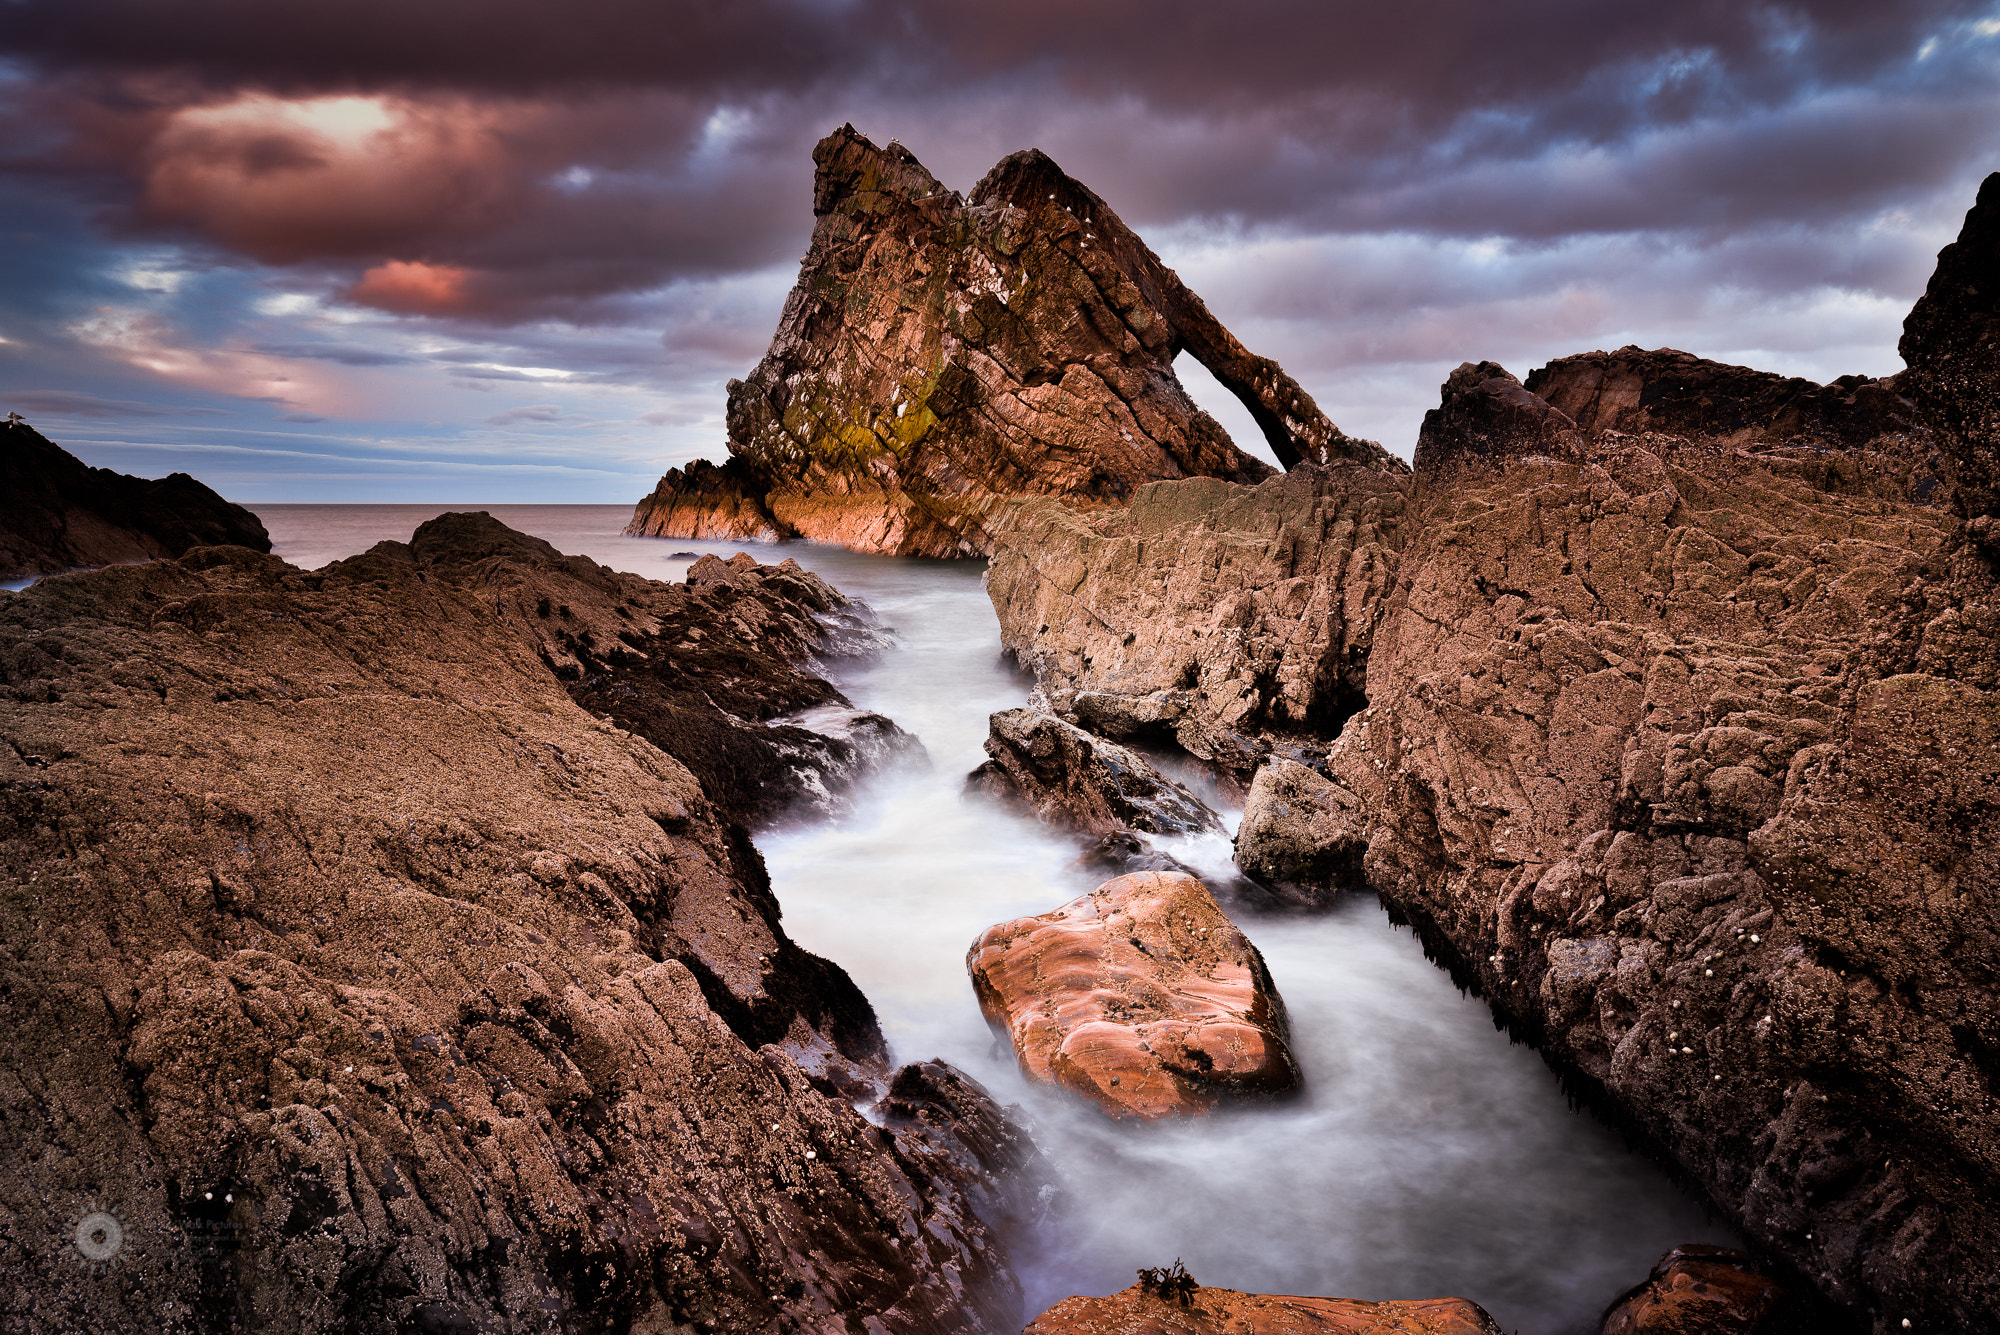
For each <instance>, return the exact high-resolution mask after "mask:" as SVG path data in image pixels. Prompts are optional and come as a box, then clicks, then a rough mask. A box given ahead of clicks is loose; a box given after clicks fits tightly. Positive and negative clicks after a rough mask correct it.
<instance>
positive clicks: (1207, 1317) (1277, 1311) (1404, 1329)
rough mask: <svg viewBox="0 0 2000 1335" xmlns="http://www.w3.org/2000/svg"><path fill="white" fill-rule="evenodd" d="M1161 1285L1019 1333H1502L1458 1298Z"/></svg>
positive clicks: (1074, 1306)
mask: <svg viewBox="0 0 2000 1335" xmlns="http://www.w3.org/2000/svg"><path fill="white" fill-rule="evenodd" d="M1166 1290H1167V1291H1165V1292H1162V1291H1161V1288H1160V1286H1155V1285H1148V1284H1145V1283H1143V1282H1142V1283H1139V1284H1134V1285H1133V1286H1132V1287H1131V1288H1129V1289H1124V1290H1121V1291H1120V1292H1118V1293H1114V1294H1110V1295H1108V1296H1106V1297H1102V1298H1097V1297H1086V1296H1078V1297H1074V1298H1065V1299H1063V1300H1062V1301H1061V1302H1059V1303H1057V1304H1056V1305H1055V1306H1054V1307H1051V1308H1049V1310H1048V1311H1046V1312H1043V1313H1042V1314H1041V1315H1040V1316H1037V1317H1036V1318H1035V1319H1034V1320H1033V1321H1030V1322H1029V1323H1028V1328H1027V1330H1026V1331H1024V1332H1023V1335H1139V1332H1144V1335H1500V1327H1499V1326H1497V1325H1495V1324H1494V1322H1493V1318H1492V1317H1490V1316H1488V1315H1487V1314H1486V1312H1485V1310H1484V1309H1483V1308H1481V1307H1480V1306H1479V1305H1478V1304H1477V1303H1471V1302H1467V1301H1466V1300H1465V1299H1463V1298H1419V1299H1415V1300H1406V1301H1401V1302H1381V1303H1378V1302H1363V1301H1360V1300H1358V1299H1354V1298H1308V1297H1294V1296H1291V1295H1287V1294H1276V1293H1240V1292H1238V1291H1237V1290H1235V1289H1217V1288H1209V1287H1207V1286H1204V1285H1191V1286H1188V1287H1187V1288H1186V1289H1185V1290H1183V1289H1182V1288H1181V1286H1178V1285H1174V1284H1172V1283H1171V1282H1169V1284H1168V1285H1167V1286H1166ZM1621 1335H1622V1333H1621Z"/></svg>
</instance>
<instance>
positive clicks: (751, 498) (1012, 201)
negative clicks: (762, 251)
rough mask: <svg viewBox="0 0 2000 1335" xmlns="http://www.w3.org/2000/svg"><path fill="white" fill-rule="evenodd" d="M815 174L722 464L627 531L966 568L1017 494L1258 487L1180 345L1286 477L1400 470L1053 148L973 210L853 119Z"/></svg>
mask: <svg viewBox="0 0 2000 1335" xmlns="http://www.w3.org/2000/svg"><path fill="white" fill-rule="evenodd" d="M813 161H814V163H815V166H816V173H815V177H814V186H813V213H814V215H815V216H816V217H817V218H818V220H819V221H818V223H817V224H816V225H815V227H814V230H813V240H812V247H811V249H810V250H809V251H808V252H807V253H806V256H805V259H804V261H803V262H802V264H801V266H800V270H799V281H798V285H797V286H796V287H795V288H794V289H793V290H792V295H791V297H790V299H789V300H787V302H786V303H785V311H784V315H783V316H782V317H781V318H780V320H779V323H778V330H777V334H776V335H775V337H774V338H773V339H772V342H771V349H770V351H769V352H768V353H766V354H765V356H764V359H763V361H761V362H759V363H758V365H757V368H756V370H754V371H752V372H751V373H750V375H749V377H748V378H747V379H745V380H741V381H731V382H730V385H729V451H730V458H729V459H728V460H727V461H726V462H725V463H724V464H722V465H721V466H720V467H716V466H715V465H712V464H708V463H706V462H699V463H695V464H690V465H689V466H688V467H686V468H684V469H676V470H674V471H673V472H670V473H668V474H667V475H666V476H665V477H664V478H662V479H661V480H660V484H659V487H658V488H657V489H656V490H655V491H654V492H653V494H652V495H651V496H649V497H647V498H646V499H645V500H643V501H641V502H640V503H639V506H638V508H637V509H636V510H635V511H634V513H633V517H632V524H631V526H630V527H629V528H628V529H627V530H626V531H627V532H628V533H633V534H638V535H642V536H655V537H705V538H715V537H758V536H766V537H805V538H812V539H815V540H817V541H821V542H832V543H839V544H841V545H843V546H848V547H855V548H859V549H861V550H865V551H880V552H893V553H899V554H902V555H909V556H962V555H970V554H979V553H984V552H986V551H987V550H989V548H990V547H991V545H992V530H993V529H994V527H995V526H996V525H998V524H999V523H1000V522H1002V519H1003V517H1004V516H1005V515H1006V514H1008V513H1010V512H1011V509H1012V507H1011V505H1010V504H1009V498H1013V497H1019V496H1061V497H1065V498H1067V499H1069V500H1071V501H1072V502H1074V503H1076V504H1079V505H1084V506H1116V505H1122V504H1123V503H1124V502H1125V501H1126V500H1127V499H1129V498H1130V496H1131V495H1132V493H1133V491H1134V490H1135V489H1136V488H1138V487H1139V486H1141V485H1142V484H1144V483H1147V482H1151V481H1154V480H1157V479H1161V478H1184V477H1220V478H1227V479H1230V480H1232V481H1255V480H1257V479H1258V478H1261V477H1265V476H1268V475H1269V474H1270V472H1271V469H1270V467H1269V466H1268V465H1266V464H1263V463H1260V462H1259V461H1258V460H1256V459H1254V458H1252V457H1250V456H1249V455H1246V454H1244V453H1243V452H1242V451H1240V450H1238V449H1237V448H1236V446H1235V445H1234V444H1233V443H1231V441H1230V439H1229V436H1228V433H1227V432H1225V431H1224V430H1223V429H1222V427H1221V426H1220V425H1219V424H1217V423H1216V421H1215V420H1214V419H1213V418H1211V417H1210V416H1209V415H1208V414H1207V413H1205V412H1203V411H1202V410H1201V409H1200V408H1198V407H1196V406H1195V404H1194V403H1193V401H1192V400H1190V399H1189V398H1188V396H1187V394H1186V393H1185V391H1183V390H1182V388H1181V385H1180V382H1179V381H1178V380H1177V379H1176V378H1175V376H1174V373H1173V359H1174V356H1175V355H1176V354H1177V353H1179V352H1181V351H1183V350H1186V351H1187V352H1189V353H1190V354H1192V355H1193V356H1194V357H1195V358H1197V359H1198V360H1199V361H1200V362H1201V363H1202V364H1203V365H1204V366H1206V367H1207V368H1208V369H1209V370H1210V371H1211V372H1213V373H1214V375H1215V377H1216V379H1218V380H1220V381H1221V382H1222V383H1223V384H1224V385H1227V386H1228V387H1229V388H1230V389H1231V390H1232V391H1233V392H1234V393H1235V394H1236V396H1237V397H1238V398H1239V399H1241V400H1242V401H1243V403H1244V406H1245V407H1247V408H1248V409H1249V410H1250V413H1251V415H1252V416H1253V417H1254V418H1255V419H1256V420H1257V422H1258V424H1259V426H1260V427H1261V428H1262V429H1263V431H1264V434H1265V437H1266V439H1268V440H1269V441H1270V443H1271V448H1272V449H1273V450H1274V451H1275V452H1276V454H1277V456H1278V458H1279V459H1280V460H1282V461H1283V462H1284V463H1285V465H1286V466H1287V467H1290V466H1292V465H1294V464H1296V463H1299V462H1304V461H1309V462H1318V463H1326V462H1330V461H1334V460H1358V461H1360V462H1362V463H1364V464H1366V465H1367V466H1369V467H1372V468H1376V469H1381V470H1384V471H1385V472H1389V473H1397V472H1401V471H1403V466H1402V464H1401V463H1400V462H1398V461H1397V460H1395V459H1393V458H1392V457H1391V456H1389V455H1388V454H1387V453H1386V452H1384V451H1383V450H1382V448H1381V447H1380V446H1379V445H1376V444H1375V443H1374V442H1372V441H1359V440H1353V439H1351V438H1349V437H1347V436H1345V435H1343V434H1342V433H1341V432H1340V430H1339V429H1338V428H1337V427H1335V426H1334V425H1333V423H1332V422H1330V421H1328V420H1327V419H1326V417H1325V415H1324V414H1322V413H1321V412H1320V411H1319V409H1318V407H1317V406H1316V405H1315V404H1314V403H1313V401H1312V397H1311V396H1310V395H1308V394H1307V393H1306V392H1305V391H1304V390H1303V389H1301V388H1300V387H1299V385H1298V383H1297V382H1296V381H1294V380H1293V379H1292V378H1291V377H1290V376H1288V375H1286V374H1285V373H1284V371H1283V370H1282V369H1281V368H1279V366H1278V365H1277V364H1276V363H1275V362H1273V361H1271V360H1269V359H1268V358H1263V357H1257V356H1253V355H1252V354H1251V353H1250V352H1248V351H1247V350H1246V349H1245V348H1244V347H1243V345H1242V344H1240V343H1239V342H1237V340H1236V338H1235V337H1234V336H1233V335H1232V334H1230V332H1229V331H1228V330H1227V329H1225V328H1223V326H1222V324H1221V323H1220V322H1219V321H1218V320H1216V319H1215V317H1214V316H1213V315H1211V314H1210V313H1209V311H1208V308H1207V306H1205V305H1204V304H1203V303H1202V301H1201V298H1199V297H1197V296H1196V295H1195V294H1194V293H1192V292H1190V291H1188V289H1187V288H1186V286H1185V285H1183V284H1182V283H1181V281H1180V279H1179V278H1178V277H1176V276H1175V275H1174V272H1173V271H1172V270H1171V269H1169V268H1167V267H1166V266H1165V265H1163V264H1162V263H1160V260H1159V257H1158V256H1156V255H1155V254H1153V252H1152V251H1151V250H1150V249H1148V248H1147V246H1146V243H1145V242H1144V241H1142V240H1140V239H1139V237H1138V236H1137V234H1135V233H1134V232H1133V231H1132V230H1131V229H1130V228H1128V227H1126V226H1125V224H1124V223H1123V222H1121V221H1119V219H1118V217H1117V215H1116V214H1114V213H1113V212H1112V211H1111V209H1110V207H1109V206H1107V205H1106V204H1105V202H1104V201H1103V200H1102V199H1099V198H1098V197H1097V196H1096V195H1095V194H1094V193H1092V192H1091V191H1090V190H1089V189H1087V188H1085V187H1084V186H1083V185H1082V184H1080V183H1079V182H1077V181H1075V180H1072V179H1071V178H1070V177H1069V176H1067V175H1066V174H1064V172H1063V171H1062V169H1061V168H1059V167H1057V166H1056V164H1055V163H1054V162H1052V161H1051V160H1050V159H1049V158H1048V156H1047V155H1046V154H1043V153H1041V152H1039V151H1038V150H1032V149H1031V150H1028V151H1026V152H1022V153H1016V154H1013V155H1012V156H1010V157H1007V158H1005V159H1003V160H1001V162H1000V163H999V164H998V165H997V166H995V167H994V168H993V170H992V171H991V172H989V173H987V175H986V177H985V179H984V180H982V181H981V182H980V183H979V184H978V185H977V186H976V187H975V188H974V189H973V192H972V196H971V199H970V200H969V201H967V200H965V199H962V198H961V197H960V196H959V195H958V194H957V193H956V192H955V191H951V190H948V189H946V188H945V187H944V186H942V185H940V184H939V183H938V181H937V179H936V178H935V177H933V176H932V175H931V174H930V173H929V172H928V171H926V170H924V168H923V165H922V164H921V163H919V162H918V161H917V160H916V158H914V157H913V156H911V155H910V153H909V152H908V151H907V150H905V149H904V148H902V147H901V146H900V145H897V144H893V143H892V144H890V145H889V146H888V147H887V148H877V147H876V146H875V145H874V144H872V143H870V142H869V141H868V140H867V139H865V138H863V137H862V136H861V135H860V134H859V133H857V132H856V131H855V129H854V127H853V126H851V125H848V126H842V127H841V128H840V129H839V130H836V131H835V132H834V133H832V134H830V135H828V136H827V137H826V138H825V139H823V140H821V141H820V143H819V146H818V147H817V148H815V149H814V150H813Z"/></svg>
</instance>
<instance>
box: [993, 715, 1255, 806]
mask: <svg viewBox="0 0 2000 1335" xmlns="http://www.w3.org/2000/svg"><path fill="white" fill-rule="evenodd" d="M986 754H987V755H988V756H991V757H992V759H990V760H988V761H987V762H986V763H985V764H983V765H981V766H980V767H979V768H978V769H976V770H974V771H973V772H972V774H971V775H970V777H969V778H968V780H967V785H966V786H967V787H968V788H969V789H971V790H973V791H977V792H983V793H986V794H989V795H990V796H994V797H998V798H1000V799H1001V800H1002V801H1005V802H1008V803H1010V804H1013V805H1017V806H1020V807H1024V808H1026V809H1027V810H1029V811H1032V812H1033V813H1034V814H1035V815H1037V816H1039V817H1040V818H1041V819H1042V820H1043V821H1045V822H1047V823H1048V824H1050V825H1053V826H1055V827H1056V828H1057V829H1064V830H1070V831H1072V832H1074V833H1077V834H1082V835H1090V836H1103V835H1111V834H1116V833H1117V832H1118V831H1120V830H1140V831H1144V832H1145V833H1147V834H1198V833H1202V832H1208V831H1212V832H1216V833H1220V832H1221V830H1222V822H1221V820H1220V819H1219V818H1218V817H1217V816H1216V814H1215V813H1214V812H1213V811H1211V810H1209V809H1208V807H1207V806H1205V805H1204V804H1203V803H1202V801H1201V799H1200V798H1198V797H1196V796H1195V795H1194V794H1193V793H1191V792H1189V791H1188V790H1187V789H1186V788H1185V787H1183V786H1182V785H1180V784H1178V783H1176V782H1174V781H1173V780H1172V779H1170V778H1168V777H1167V776H1166V775H1164V774H1162V773H1160V771H1159V770H1158V769H1156V768H1155V767H1154V766H1153V763H1152V762H1151V761H1149V760H1147V759H1146V758H1145V757H1144V756H1142V755H1140V754H1139V753H1138V752H1136V751H1134V750H1132V749H1131V748H1130V747H1124V746H1119V745H1118V744H1117V743H1116V742H1108V741H1105V740H1104V739H1103V738H1101V737H1096V736H1093V735H1092V734H1090V733H1088V732H1085V731H1084V730H1083V729H1082V728H1079V727H1077V726H1076V725H1075V724H1073V723H1065V722H1064V721H1063V720H1061V719H1059V718H1056V717H1055V716H1054V715H1052V714H1043V713H1039V712H1038V711H1036V710H1033V709H1008V710H1003V711H1001V712H1000V713H998V714H995V715H993V717H992V720H991V722H990V725H989V731H988V733H987V737H986Z"/></svg>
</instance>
